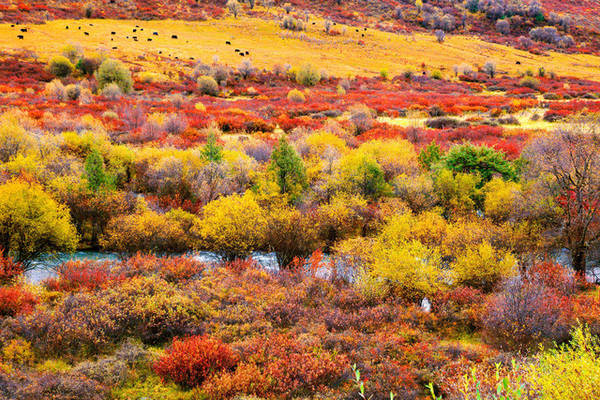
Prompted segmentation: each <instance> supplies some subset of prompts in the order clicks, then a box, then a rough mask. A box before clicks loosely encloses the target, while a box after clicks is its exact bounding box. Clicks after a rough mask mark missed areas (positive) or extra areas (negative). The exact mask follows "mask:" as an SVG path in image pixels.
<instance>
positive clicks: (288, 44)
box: [0, 17, 600, 80]
mask: <svg viewBox="0 0 600 400" xmlns="http://www.w3.org/2000/svg"><path fill="white" fill-rule="evenodd" d="M90 23H93V24H94V26H93V27H91V26H89V24H90ZM65 25H69V27H70V29H69V30H65ZM135 25H140V26H141V27H143V28H145V29H144V32H139V31H138V32H137V33H133V32H132V29H133V28H134V27H135ZM78 26H82V28H81V30H78V29H77V27H78ZM19 27H20V26H16V27H13V28H11V27H10V25H8V24H2V25H0V50H16V49H19V48H25V49H28V50H33V51H35V52H36V53H37V55H38V56H40V57H41V58H42V59H47V58H49V57H51V56H53V55H56V54H58V53H60V49H61V48H62V47H63V46H64V45H65V44H66V43H77V44H81V45H82V46H83V47H84V48H85V49H86V50H97V49H99V48H102V47H104V48H106V49H108V52H109V54H113V56H116V57H119V58H130V59H132V60H133V57H134V56H138V55H141V54H144V55H146V56H147V58H148V60H147V62H144V61H141V62H142V63H143V64H144V63H145V64H146V68H148V69H156V68H157V67H156V66H154V67H153V66H152V65H153V64H156V58H155V57H151V56H152V55H158V51H159V50H162V51H163V56H168V55H169V54H170V55H171V56H172V57H175V56H178V57H179V58H180V59H189V58H190V57H195V59H196V60H198V59H201V60H203V61H205V62H210V61H211V60H212V58H213V56H215V55H217V56H219V59H220V60H221V61H222V62H225V63H229V64H232V65H237V64H238V63H239V62H240V61H241V60H242V59H243V58H242V57H240V56H239V55H237V54H236V53H234V48H239V49H241V50H248V51H250V53H251V55H250V57H251V59H252V61H253V63H254V65H256V66H259V67H271V66H272V65H273V64H275V63H281V64H284V63H289V64H291V65H293V66H298V65H300V64H302V63H305V62H309V63H311V64H313V65H316V66H318V67H319V68H324V69H325V70H327V71H328V72H329V73H332V74H335V75H337V76H346V75H371V74H377V73H379V71H381V70H382V69H387V70H388V72H389V73H390V74H391V75H395V74H399V73H401V72H403V71H404V70H406V69H407V67H408V66H411V67H418V66H420V65H421V63H423V62H424V63H425V64H426V65H427V67H428V68H430V69H431V68H439V69H442V70H443V71H447V74H450V73H451V70H452V66H454V65H459V64H462V63H470V64H472V65H474V66H477V65H482V64H483V63H485V62H486V61H487V60H489V59H493V60H495V61H496V62H497V64H498V68H499V70H500V71H506V72H509V73H517V72H522V71H524V70H526V69H527V68H532V69H533V70H536V69H537V68H538V67H539V66H544V67H545V68H546V70H547V71H554V72H556V73H557V74H559V75H563V76H565V75H568V76H575V77H580V78H588V79H595V80H597V79H600V57H596V56H589V55H566V54H561V53H549V55H547V56H540V55H533V54H530V53H527V52H523V51H519V50H515V49H512V48H510V47H506V46H501V45H496V44H491V43H486V42H483V41H481V40H479V39H476V38H473V37H465V36H449V37H448V38H447V39H446V42H445V43H443V44H438V43H437V42H436V41H435V39H434V38H433V37H432V36H430V35H423V34H416V35H414V36H399V35H395V34H390V33H386V32H380V31H374V30H369V31H367V32H366V33H365V37H364V38H361V37H360V35H361V33H362V32H360V33H356V32H355V30H354V28H350V27H349V28H347V32H346V34H345V35H342V36H336V37H331V36H327V35H325V34H324V32H322V21H317V25H315V26H310V29H309V31H308V32H307V33H306V36H308V37H309V38H310V40H301V39H298V38H283V37H282V34H285V33H286V31H284V30H282V29H280V28H279V27H278V26H277V24H276V22H275V21H266V20H261V19H253V18H245V17H244V18H239V19H237V20H236V19H231V18H228V19H223V20H209V21H205V22H182V21H172V20H166V21H133V20H77V21H75V20H70V21H64V20H63V21H51V22H49V23H47V24H44V25H33V26H29V32H27V33H25V34H24V35H25V39H24V40H17V38H16V37H17V34H20V33H21V32H19V31H18V28H19ZM84 31H86V32H89V34H90V35H89V36H84V33H83V32H84ZM111 31H116V32H117V35H116V36H111V35H110V32H111ZM152 31H158V32H159V36H158V37H157V36H153V35H152ZM136 34H137V36H138V38H139V41H138V42H134V41H133V40H132V39H131V36H132V35H136ZM172 34H176V35H178V36H179V39H177V40H175V39H171V35H172ZM126 35H128V36H129V37H130V38H129V39H126ZM295 35H296V36H297V34H295ZM111 37H113V38H114V41H112V42H111V41H110V38H111ZM148 37H150V38H152V39H153V41H152V42H148V41H147V38H148ZM361 39H362V40H363V41H364V44H362V45H361V44H359V40H361ZM226 40H231V41H232V46H226V45H225V41H226ZM113 46H117V47H118V50H111V48H112V47H113ZM516 61H520V62H521V65H516ZM158 68H159V69H160V66H159V67H158Z"/></svg>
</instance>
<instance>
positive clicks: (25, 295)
mask: <svg viewBox="0 0 600 400" xmlns="http://www.w3.org/2000/svg"><path fill="white" fill-rule="evenodd" d="M37 303H38V299H37V297H36V296H35V295H34V294H33V293H31V292H29V291H28V290H26V289H25V288H23V287H20V286H4V287H0V317H14V316H16V315H20V314H28V313H30V312H31V311H32V310H33V308H34V307H35V305H36V304H37Z"/></svg>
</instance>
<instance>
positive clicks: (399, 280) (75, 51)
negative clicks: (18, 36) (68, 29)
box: [0, 1, 600, 400]
mask: <svg viewBox="0 0 600 400" xmlns="http://www.w3.org/2000/svg"><path fill="white" fill-rule="evenodd" d="M138 3H143V5H142V6H141V7H137V8H136V9H135V10H134V9H133V8H124V9H123V10H122V11H121V12H120V13H117V10H115V6H113V5H106V7H105V8H100V7H99V5H98V4H97V3H96V2H94V1H91V2H89V4H87V5H86V7H84V8H82V10H80V11H81V12H82V13H83V14H84V15H88V14H89V15H88V16H94V17H111V16H116V17H123V16H131V15H135V16H136V17H140V18H149V17H153V16H154V17H156V16H161V17H164V16H168V15H170V13H173V12H174V9H173V8H172V4H171V3H169V2H167V4H166V5H165V6H164V7H162V8H161V7H155V3H154V2H152V1H143V2H138ZM195 3H196V4H195ZM345 3H346V2H323V4H321V3H319V4H317V5H312V6H313V7H315V8H314V9H317V10H319V11H320V12H324V14H325V15H330V16H332V18H333V19H332V20H331V21H329V20H328V23H327V24H326V26H325V27H324V28H325V30H326V33H327V34H328V35H331V36H338V35H340V36H342V37H343V35H344V34H345V33H344V32H341V31H339V30H338V27H337V25H336V22H335V21H345V22H352V23H354V24H356V25H357V26H358V24H360V23H361V22H362V20H361V18H363V17H364V16H367V15H369V16H372V17H373V18H374V17H378V18H379V17H381V16H382V15H387V17H381V18H382V21H386V19H385V18H390V19H391V18H393V20H394V24H397V25H394V26H391V27H389V26H387V27H386V26H380V28H381V29H390V30H398V29H408V30H411V29H412V30H417V29H429V30H435V31H437V32H439V33H438V35H439V38H438V39H439V40H440V42H444V40H446V42H445V43H447V41H449V40H451V35H453V34H456V33H464V32H466V31H467V27H469V29H473V30H474V31H476V32H478V31H483V30H485V29H487V28H489V31H493V34H492V35H496V32H498V33H501V34H502V35H505V36H507V38H508V39H507V40H513V39H514V40H518V41H519V42H520V43H521V42H522V43H521V44H523V47H528V48H530V50H535V46H536V45H538V46H542V47H540V48H541V49H550V48H556V47H557V46H558V47H560V48H562V49H563V50H565V51H572V50H574V49H573V47H574V44H573V43H572V42H571V41H570V40H572V39H569V38H570V36H568V35H573V37H574V38H581V37H582V31H581V30H580V29H579V28H576V26H574V25H573V23H572V21H571V20H570V18H569V17H567V16H565V15H558V14H549V13H548V11H547V10H545V9H544V8H543V7H541V6H540V5H539V4H538V3H536V2H532V3H529V4H527V5H525V4H521V3H515V2H483V1H468V2H466V3H465V4H464V5H459V4H442V3H438V2H434V3H430V2H427V3H422V2H420V1H417V2H415V3H413V2H395V1H394V2H391V3H390V4H387V3H386V4H385V5H384V3H383V2H371V3H374V4H369V5H365V4H363V3H362V2H361V3H360V7H359V8H357V12H356V13H355V14H350V13H348V12H347V11H344V10H345V8H344V7H350V6H353V5H356V4H357V3H355V2H350V1H349V2H347V3H348V4H345ZM138 5H139V4H138ZM264 5H265V6H268V7H271V6H272V5H271V4H264ZM222 6H223V4H221V3H220V2H219V3H218V4H217V3H216V2H204V3H203V4H201V5H198V4H197V2H189V4H182V5H181V7H180V8H178V12H179V13H180V17H181V18H184V19H199V18H205V14H203V13H210V14H211V15H212V16H220V15H221V14H224V13H226V15H227V16H228V17H231V18H237V17H238V16H239V15H240V14H242V13H257V15H263V16H264V15H265V14H260V13H265V12H266V11H264V9H263V8H260V7H256V5H255V4H254V2H253V1H252V2H236V1H230V2H228V5H227V11H226V12H224V11H223V10H222ZM259 6H260V5H259ZM281 6H282V7H281V11H282V15H281V21H280V23H281V28H283V29H286V30H292V31H303V32H304V31H305V30H310V29H317V28H314V26H316V25H314V26H313V25H312V24H311V19H310V18H309V16H308V15H307V14H303V13H302V10H303V9H304V8H305V7H306V5H305V4H303V2H300V1H293V2H291V3H289V4H282V5H281ZM45 7H46V8H44V7H42V8H40V6H39V5H32V6H29V5H27V4H23V5H19V6H17V10H15V9H14V8H12V7H11V8H10V9H8V10H4V9H1V12H2V13H3V16H2V18H12V17H14V16H15V15H18V16H20V17H22V18H24V19H27V20H35V19H36V18H38V17H39V15H40V13H42V12H44V11H45V12H47V13H48V15H51V16H53V17H57V16H66V15H65V13H67V11H65V10H64V8H61V7H56V6H55V4H54V3H53V2H48V5H47V6H45ZM27 8H29V10H27ZM325 11H326V12H325ZM283 13H285V14H283ZM385 13H387V14H385ZM349 20H351V21H349ZM546 25H551V27H547V26H546ZM490 27H493V28H490ZM277 29H280V28H279V27H277ZM318 29H323V27H319V28H318ZM356 29H358V28H356ZM303 32H298V33H293V34H294V35H296V34H297V35H302V34H303ZM362 32H368V30H366V28H363V30H362ZM357 33H360V34H364V33H361V32H357ZM286 34H292V33H290V32H287V33H286ZM519 36H521V38H520V39H517V38H518V37H519ZM492 39H493V40H499V39H498V38H497V37H493V38H492ZM594 40H596V39H594V38H592V39H590V41H591V43H592V44H591V45H590V46H592V47H593V45H594V43H595V42H594ZM533 42H535V43H533ZM524 44H526V45H527V46H525V45H524ZM1 57H2V61H3V62H2V63H0V107H1V113H0V399H4V398H6V399H10V398H15V397H16V398H23V399H41V398H50V397H52V398H54V399H57V400H63V399H65V400H67V399H80V398H81V399H83V398H85V399H131V398H136V399H137V398H161V399H163V398H164V399H205V398H210V399H234V398H237V399H254V398H259V399H260V398H286V399H288V398H289V399H292V398H330V399H339V398H348V399H350V398H359V397H360V398H364V399H373V400H379V399H381V400H383V399H389V398H390V392H392V393H394V395H395V398H398V399H424V398H427V397H428V396H430V395H431V396H434V398H436V399H437V398H438V396H442V398H444V399H458V398H461V399H463V398H477V397H476V396H477V394H479V395H480V396H482V398H490V399H491V398H496V397H493V396H500V395H505V396H508V397H507V398H515V399H516V398H522V399H525V398H527V399H563V398H573V399H579V398H595V397H597V396H598V392H597V390H598V389H597V387H598V382H597V377H598V374H599V373H598V369H599V368H600V366H599V365H600V363H599V361H598V352H599V349H598V335H600V296H599V293H598V289H597V288H596V287H595V286H594V285H593V284H592V283H590V280H591V279H590V277H589V276H586V267H587V266H588V264H589V262H590V261H592V262H593V261H596V258H597V251H598V245H599V239H600V230H599V227H600V224H599V222H600V221H599V220H598V209H597V206H598V202H599V200H600V199H598V196H599V193H600V191H599V186H598V185H599V183H600V182H598V172H599V168H600V159H599V158H598V154H599V152H598V150H600V149H598V145H599V138H600V136H599V135H600V123H599V122H598V116H597V115H596V114H595V113H597V112H598V111H600V107H599V106H598V104H600V103H599V102H598V101H597V100H598V98H599V97H600V95H599V94H600V84H599V83H598V82H595V81H587V80H582V79H576V78H570V77H562V76H561V77H559V76H556V75H555V74H553V73H552V71H546V70H545V69H544V68H543V66H540V67H539V69H537V71H535V72H534V71H532V70H524V71H522V73H520V74H518V75H516V76H515V75H512V76H509V75H508V74H506V73H504V72H503V71H500V70H499V68H498V67H497V65H496V63H495V62H494V61H493V60H489V61H486V62H485V63H484V64H483V65H480V66H470V65H466V64H465V65H460V66H455V67H451V66H447V68H445V69H443V70H437V69H431V68H430V67H428V66H426V65H425V64H423V65H421V66H420V68H418V69H414V70H407V71H406V72H405V73H403V74H402V75H401V76H389V74H388V73H387V71H386V70H382V71H381V73H380V75H379V76H378V77H343V78H340V77H335V76H331V75H330V74H328V73H327V71H326V70H321V69H319V68H318V67H317V66H314V65H310V64H302V63H301V64H299V65H293V66H291V65H275V66H273V68H272V69H271V70H265V69H259V68H255V67H254V66H253V64H252V62H251V61H250V58H245V59H243V62H241V63H240V64H239V65H238V66H237V67H232V66H229V65H225V64H224V63H221V62H219V60H218V59H216V58H215V59H213V60H212V61H211V62H207V61H206V60H204V61H198V60H195V61H194V62H192V61H184V60H178V61H177V62H172V63H171V61H173V60H167V58H166V57H165V61H164V62H165V68H164V70H163V69H161V70H160V72H158V70H153V71H149V70H145V68H144V67H142V66H143V65H146V64H142V63H137V62H136V61H132V60H130V59H123V60H116V59H111V58H108V57H106V55H105V54H104V53H103V52H98V53H97V54H96V53H92V52H90V51H89V50H88V51H83V50H82V49H81V48H79V47H78V46H72V45H69V46H66V47H65V48H64V49H62V51H61V52H60V54H56V55H55V57H52V58H51V59H50V60H48V62H46V63H44V62H42V61H40V60H37V59H36V58H34V57H32V55H31V54H25V53H22V54H2V55H1ZM140 57H141V58H140V59H138V60H142V59H143V57H144V56H140ZM451 70H452V71H451ZM76 249H91V250H101V251H106V252H112V253H115V254H116V256H117V258H116V259H114V260H110V261H92V260H80V261H67V262H64V263H62V264H60V265H58V266H57V268H56V271H55V275H54V276H52V277H50V278H48V279H45V280H44V281H42V282H39V283H36V284H33V283H31V282H29V281H28V280H27V279H26V278H25V276H24V275H25V273H26V271H28V270H30V269H32V268H33V267H34V266H35V262H36V261H38V260H39V258H40V257H42V256H52V255H55V254H56V253H69V252H72V251H73V250H76ZM198 251H209V252H211V253H213V254H215V255H216V256H217V257H216V260H215V261H214V262H212V263H208V264H205V263H203V262H200V261H198V260H197V259H196V258H194V256H193V255H194V252H198ZM257 252H261V253H273V254H274V258H275V259H276V261H277V268H266V267H265V266H261V265H260V264H259V263H258V262H257V261H255V260H254V259H253V257H257V254H256V253H257ZM563 253H564V254H567V256H568V257H567V258H568V264H569V265H570V266H571V267H572V268H569V267H566V266H564V265H561V264H560V263H559V262H558V261H560V262H562V263H563V264H565V261H566V259H565V258H564V257H559V256H558V255H561V254H563ZM352 366H354V368H352ZM557 369H559V370H560V373H557V372H555V371H556V370H557ZM358 371H359V372H358ZM357 372H358V373H357ZM361 385H362V386H361ZM357 386H358V387H357ZM511 396H512V397H511ZM519 396H520V397H519ZM569 396H571V397H569Z"/></svg>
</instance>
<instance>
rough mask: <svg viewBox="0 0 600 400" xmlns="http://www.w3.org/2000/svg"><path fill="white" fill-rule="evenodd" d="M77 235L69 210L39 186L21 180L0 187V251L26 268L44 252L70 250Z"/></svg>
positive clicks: (75, 242)
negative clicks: (0, 249) (1, 249)
mask: <svg viewBox="0 0 600 400" xmlns="http://www.w3.org/2000/svg"><path fill="white" fill-rule="evenodd" d="M76 244H77V232H76V231H75V227H74V226H73V225H72V224H71V216H70V215H69V211H68V210H67V209H66V208H65V207H64V206H62V205H60V204H58V203H57V202H56V201H55V200H54V199H53V198H52V197H50V196H49V195H48V194H46V193H45V192H44V191H43V190H42V188H41V186H39V185H37V184H33V183H26V182H21V181H16V180H15V181H10V182H8V183H5V184H4V185H0V248H3V249H5V251H6V252H7V254H8V255H10V256H11V257H13V258H14V259H15V260H16V261H18V262H22V263H24V265H25V266H27V265H28V264H27V263H29V262H30V261H31V260H33V259H35V258H36V257H38V256H39V255H40V254H43V253H54V252H57V251H72V250H74V249H75V246H76Z"/></svg>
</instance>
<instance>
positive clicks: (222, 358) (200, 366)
mask: <svg viewBox="0 0 600 400" xmlns="http://www.w3.org/2000/svg"><path fill="white" fill-rule="evenodd" d="M236 363H237V357H236V355H235V354H234V353H233V351H232V350H231V348H230V347H229V346H227V345H226V344H224V343H222V342H220V341H219V340H216V339H212V338H210V337H207V336H193V337H190V338H187V339H177V338H176V339H174V340H173V343H172V344H171V346H170V347H169V348H168V349H167V350H166V351H165V354H164V355H163V356H161V357H160V358H159V359H158V360H157V361H156V362H155V363H154V365H153V369H154V371H155V372H156V373H157V374H158V375H159V376H161V377H162V378H163V379H170V380H172V381H173V382H175V383H177V384H179V385H181V386H184V387H197V386H200V385H201V384H202V383H203V382H204V381H205V380H206V379H207V378H208V377H210V376H211V375H212V374H214V373H218V372H222V371H227V370H231V369H232V368H234V367H235V365H236Z"/></svg>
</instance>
